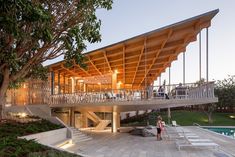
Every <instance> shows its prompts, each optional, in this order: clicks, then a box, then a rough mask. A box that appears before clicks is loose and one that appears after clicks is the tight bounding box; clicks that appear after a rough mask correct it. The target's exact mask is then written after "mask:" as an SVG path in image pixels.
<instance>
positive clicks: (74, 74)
mask: <svg viewBox="0 0 235 157" xmlns="http://www.w3.org/2000/svg"><path fill="white" fill-rule="evenodd" d="M61 68H62V69H64V70H65V71H67V72H68V73H70V74H71V75H72V76H79V75H78V74H77V73H75V72H74V71H72V70H70V69H68V68H66V67H64V65H62V64H61ZM79 77H81V76H79Z"/></svg>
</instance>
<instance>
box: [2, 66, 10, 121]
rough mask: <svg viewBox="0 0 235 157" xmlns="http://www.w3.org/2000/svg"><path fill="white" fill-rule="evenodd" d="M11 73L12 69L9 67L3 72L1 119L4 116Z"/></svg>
mask: <svg viewBox="0 0 235 157" xmlns="http://www.w3.org/2000/svg"><path fill="white" fill-rule="evenodd" d="M9 75H10V71H9V69H7V68H6V69H5V70H4V72H3V81H2V84H1V85H0V119H3V118H4V108H5V102H6V92H7V88H8V86H9V83H10V80H9Z"/></svg>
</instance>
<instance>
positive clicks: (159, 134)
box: [156, 116, 163, 141]
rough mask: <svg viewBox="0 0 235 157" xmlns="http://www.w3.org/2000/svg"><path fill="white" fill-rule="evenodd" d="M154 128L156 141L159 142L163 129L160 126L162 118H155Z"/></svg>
mask: <svg viewBox="0 0 235 157" xmlns="http://www.w3.org/2000/svg"><path fill="white" fill-rule="evenodd" d="M156 127H157V140H158V141H160V140H162V137H161V132H162V128H163V126H162V117H161V116H158V117H157V124H156Z"/></svg>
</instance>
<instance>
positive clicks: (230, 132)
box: [203, 127, 235, 139]
mask: <svg viewBox="0 0 235 157" xmlns="http://www.w3.org/2000/svg"><path fill="white" fill-rule="evenodd" d="M203 128H204V129H208V130H211V131H214V132H217V133H220V134H222V135H226V136H229V137H231V138H233V139H235V128H215V127H203Z"/></svg>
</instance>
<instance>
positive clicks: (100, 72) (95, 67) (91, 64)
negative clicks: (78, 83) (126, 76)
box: [88, 57, 103, 75]
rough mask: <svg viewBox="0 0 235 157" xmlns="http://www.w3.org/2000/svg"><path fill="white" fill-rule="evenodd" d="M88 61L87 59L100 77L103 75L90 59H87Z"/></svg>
mask: <svg viewBox="0 0 235 157" xmlns="http://www.w3.org/2000/svg"><path fill="white" fill-rule="evenodd" d="M88 59H89V61H90V63H91V65H92V66H93V67H94V68H95V70H96V71H97V72H98V73H99V74H100V75H103V74H102V73H101V72H100V71H99V69H98V68H97V67H96V66H95V64H94V63H93V62H92V60H91V59H90V57H88Z"/></svg>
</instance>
